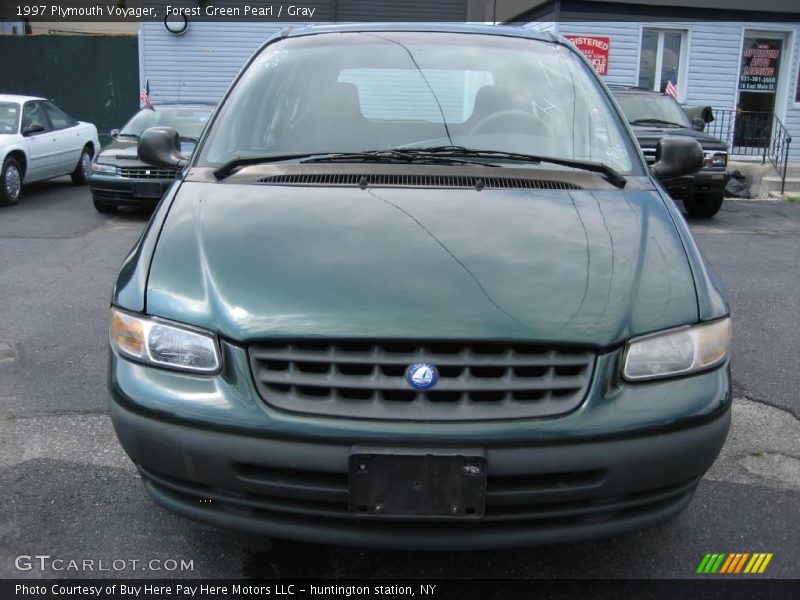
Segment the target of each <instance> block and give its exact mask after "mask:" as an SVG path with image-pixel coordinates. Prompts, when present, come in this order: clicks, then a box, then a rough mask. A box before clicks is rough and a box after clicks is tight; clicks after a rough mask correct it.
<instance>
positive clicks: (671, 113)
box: [616, 94, 689, 127]
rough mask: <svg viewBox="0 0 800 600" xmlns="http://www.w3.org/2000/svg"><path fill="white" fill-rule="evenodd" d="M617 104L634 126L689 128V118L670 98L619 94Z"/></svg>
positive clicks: (657, 95) (654, 95)
mask: <svg viewBox="0 0 800 600" xmlns="http://www.w3.org/2000/svg"><path fill="white" fill-rule="evenodd" d="M616 98H617V102H619V106H620V108H621V109H622V112H624V113H625V117H626V118H627V119H628V121H630V122H631V123H633V124H647V122H651V123H652V124H653V125H658V124H659V123H660V124H664V125H667V126H669V124H673V125H676V126H678V127H689V117H687V116H686V113H685V112H683V109H682V108H681V106H680V104H678V103H677V102H675V100H673V99H672V98H671V97H670V96H662V95H660V94H618V95H617V96H616Z"/></svg>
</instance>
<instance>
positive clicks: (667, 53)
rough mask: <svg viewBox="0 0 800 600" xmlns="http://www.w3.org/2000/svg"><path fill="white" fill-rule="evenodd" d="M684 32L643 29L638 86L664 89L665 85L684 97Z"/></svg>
mask: <svg viewBox="0 0 800 600" xmlns="http://www.w3.org/2000/svg"><path fill="white" fill-rule="evenodd" d="M685 62H686V32H685V31H680V30H675V29H652V28H644V29H642V45H641V54H640V55H639V87H642V88H647V89H650V90H654V91H656V92H664V91H666V88H667V84H668V83H669V82H670V81H672V84H673V85H674V86H675V87H676V88H677V89H678V97H679V98H684V97H685V96H686V90H685V88H686V73H685V70H686V65H685V64H684V63H685Z"/></svg>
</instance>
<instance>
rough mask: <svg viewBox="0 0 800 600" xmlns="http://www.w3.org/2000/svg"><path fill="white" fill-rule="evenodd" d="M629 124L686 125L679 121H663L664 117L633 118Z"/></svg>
mask: <svg viewBox="0 0 800 600" xmlns="http://www.w3.org/2000/svg"><path fill="white" fill-rule="evenodd" d="M630 124H631V125H668V126H669V127H686V125H681V124H680V123H674V122H672V121H665V120H664V119H634V120H633V121H630Z"/></svg>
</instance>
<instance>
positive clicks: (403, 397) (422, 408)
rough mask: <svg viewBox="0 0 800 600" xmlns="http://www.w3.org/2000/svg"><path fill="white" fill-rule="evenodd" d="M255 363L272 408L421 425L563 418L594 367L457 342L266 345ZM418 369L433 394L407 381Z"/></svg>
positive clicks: (574, 359)
mask: <svg viewBox="0 0 800 600" xmlns="http://www.w3.org/2000/svg"><path fill="white" fill-rule="evenodd" d="M249 354H250V363H251V368H252V370H253V375H254V379H255V381H256V384H257V387H258V391H259V393H260V394H261V397H262V398H263V399H264V401H265V402H266V403H267V404H269V405H271V406H274V407H276V408H280V409H284V410H288V411H293V412H301V413H306V414H316V415H326V416H337V417H354V418H366V419H400V420H420V421H430V420H437V421H471V420H484V419H508V418H521V417H545V416H553V415H558V414H564V413H567V412H569V411H571V410H573V409H575V408H576V407H577V406H578V405H579V404H580V403H581V401H582V400H583V398H584V397H585V396H586V392H587V389H588V387H589V383H590V381H591V375H592V369H593V366H594V359H595V355H594V354H593V353H592V352H589V351H587V350H585V349H578V348H552V347H542V346H537V345H532V344H500V343H467V344H462V343H455V342H429V343H421V342H408V343H405V342H355V341H347V342H345V341H341V342H340V341H330V342H327V341H320V342H317V341H291V342H269V343H260V344H256V345H253V346H251V347H250V348H249ZM418 362H427V363H430V364H432V365H434V366H435V367H436V369H437V371H438V375H439V379H438V382H437V383H436V385H435V386H433V387H432V388H431V389H429V390H427V391H417V390H415V389H413V388H412V387H411V386H410V385H409V383H408V382H407V381H406V371H407V369H408V367H409V366H410V365H412V364H414V363H418Z"/></svg>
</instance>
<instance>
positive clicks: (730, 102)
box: [527, 21, 800, 162]
mask: <svg viewBox="0 0 800 600" xmlns="http://www.w3.org/2000/svg"><path fill="white" fill-rule="evenodd" d="M527 26H528V27H531V28H533V29H536V30H540V31H551V32H553V33H556V34H559V35H564V36H566V37H568V38H570V39H571V40H572V41H573V43H575V44H576V45H577V46H578V47H579V48H580V49H582V50H583V51H584V53H585V54H586V55H587V57H590V59H594V61H595V64H596V66H597V67H598V70H599V72H600V73H601V76H602V77H603V79H604V80H605V81H606V83H608V84H609V85H624V86H637V87H643V88H648V89H653V90H656V91H664V90H665V88H666V86H667V83H668V82H670V81H671V82H672V83H673V85H675V87H676V88H677V98H678V100H679V101H680V102H682V103H684V104H686V105H688V106H711V107H712V108H713V109H715V110H716V112H717V113H718V114H719V115H720V116H723V117H724V116H727V115H736V114H739V115H741V114H742V113H767V114H774V116H775V117H777V120H778V121H779V122H780V124H781V125H782V126H783V127H785V129H786V131H787V132H788V134H789V135H790V136H791V137H792V139H793V140H794V143H792V144H790V145H789V160H790V162H800V81H799V79H800V78H799V77H798V70H800V24H796V23H788V24H787V23H755V24H749V23H725V22H694V23H691V22H662V21H658V22H630V21H616V22H615V21H605V22H603V21H591V22H553V21H537V22H533V23H529V24H528V25H527ZM727 111H730V112H727ZM737 141H744V140H737ZM755 154H756V155H757V152H756V153H755Z"/></svg>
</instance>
